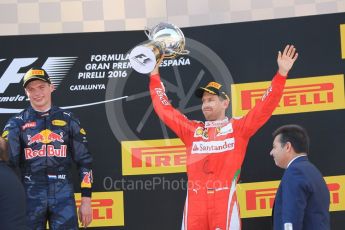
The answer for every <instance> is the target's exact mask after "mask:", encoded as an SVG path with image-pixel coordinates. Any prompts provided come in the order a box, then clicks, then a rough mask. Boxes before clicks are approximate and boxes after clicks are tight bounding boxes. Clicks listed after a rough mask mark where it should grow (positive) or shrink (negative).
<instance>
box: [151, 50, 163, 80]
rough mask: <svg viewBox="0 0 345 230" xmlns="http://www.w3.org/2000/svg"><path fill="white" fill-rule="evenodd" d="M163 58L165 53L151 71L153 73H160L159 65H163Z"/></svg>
mask: <svg viewBox="0 0 345 230" xmlns="http://www.w3.org/2000/svg"><path fill="white" fill-rule="evenodd" d="M163 59H164V55H162V57H161V58H160V59H159V60H158V61H157V64H156V66H155V68H154V69H153V70H152V72H151V75H156V74H159V66H160V65H161V63H162V61H163Z"/></svg>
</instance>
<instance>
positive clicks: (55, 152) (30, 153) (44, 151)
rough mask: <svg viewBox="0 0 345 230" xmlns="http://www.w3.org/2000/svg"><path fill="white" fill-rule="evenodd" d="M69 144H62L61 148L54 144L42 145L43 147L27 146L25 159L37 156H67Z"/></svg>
mask: <svg viewBox="0 0 345 230" xmlns="http://www.w3.org/2000/svg"><path fill="white" fill-rule="evenodd" d="M66 153H67V145H61V148H60V149H58V148H55V147H54V145H42V147H41V149H35V150H33V149H32V148H25V149H24V154H25V159H26V160H30V159H32V158H36V157H46V156H47V157H66Z"/></svg>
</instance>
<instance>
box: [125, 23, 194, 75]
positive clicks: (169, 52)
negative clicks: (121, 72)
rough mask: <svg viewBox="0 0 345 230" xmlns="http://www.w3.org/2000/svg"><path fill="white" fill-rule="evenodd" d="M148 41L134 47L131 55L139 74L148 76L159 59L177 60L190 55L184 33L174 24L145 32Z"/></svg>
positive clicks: (132, 62)
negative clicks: (186, 47) (186, 48)
mask: <svg viewBox="0 0 345 230" xmlns="http://www.w3.org/2000/svg"><path fill="white" fill-rule="evenodd" d="M145 34H146V36H147V37H148V39H149V40H148V41H145V42H144V43H142V44H140V45H138V46H136V47H134V49H132V51H131V52H130V54H129V60H130V63H131V65H132V68H133V69H134V70H136V71H137V72H139V73H143V74H147V73H150V72H152V70H153V69H154V68H155V66H156V65H157V62H158V61H159V59H160V58H161V57H162V55H164V58H169V59H172V58H175V57H176V56H177V55H186V54H189V51H188V50H185V49H184V47H185V38H184V35H183V33H182V31H181V30H180V29H179V28H178V27H176V26H175V25H173V24H170V23H166V22H161V23H159V24H158V25H156V26H155V27H153V28H152V29H148V30H146V31H145Z"/></svg>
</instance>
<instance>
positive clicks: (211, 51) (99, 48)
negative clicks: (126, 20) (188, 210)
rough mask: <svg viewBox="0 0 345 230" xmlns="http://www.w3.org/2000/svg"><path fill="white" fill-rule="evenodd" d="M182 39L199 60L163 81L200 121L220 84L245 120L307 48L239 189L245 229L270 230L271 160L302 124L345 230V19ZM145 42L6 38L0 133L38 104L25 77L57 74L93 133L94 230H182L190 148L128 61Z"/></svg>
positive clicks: (196, 31) (0, 61) (182, 59)
mask: <svg viewBox="0 0 345 230" xmlns="http://www.w3.org/2000/svg"><path fill="white" fill-rule="evenodd" d="M143 29H144V28H143ZM182 30H183V32H184V34H185V37H186V49H188V50H190V54H189V55H187V56H179V57H177V58H176V59H173V60H164V61H163V63H162V65H161V75H162V79H163V81H164V84H165V88H166V91H167V95H168V97H169V100H170V101H171V103H172V104H173V106H174V107H176V108H177V109H178V110H180V111H181V112H183V113H184V114H185V115H186V116H187V117H188V118H189V119H193V120H203V116H202V113H201V112H200V108H201V102H200V99H197V98H195V97H194V96H193V92H194V90H195V89H196V87H198V86H199V85H205V84H206V83H207V82H209V81H219V82H222V83H223V84H224V85H225V86H226V88H227V90H228V91H229V93H230V94H231V97H232V100H231V107H230V108H229V111H228V115H229V116H234V117H238V116H243V115H245V114H246V113H247V112H248V111H249V110H250V109H251V108H253V106H254V105H255V103H256V102H257V100H259V99H260V98H261V96H262V94H263V93H264V92H265V89H266V88H267V87H268V86H269V84H270V81H271V79H272V77H273V75H274V74H275V73H276V71H277V63H276V59H277V53H278V51H279V50H281V49H282V48H283V47H284V46H285V45H286V44H294V45H295V46H296V47H297V49H298V53H299V58H298V60H297V62H296V63H295V65H294V67H293V69H292V71H291V72H290V74H289V78H288V80H287V83H286V86H285V89H284V92H283V97H282V99H281V101H280V103H279V106H278V108H277V109H276V110H275V112H274V115H273V116H272V117H271V118H270V120H269V121H268V122H267V123H266V124H265V125H264V126H263V127H262V128H261V129H260V130H259V131H258V132H257V133H256V134H255V135H254V136H253V138H252V139H251V141H250V142H249V145H248V149H247V155H246V158H245V161H244V164H243V166H242V172H241V176H240V183H239V185H238V199H239V202H240V208H241V215H242V222H243V223H242V225H243V229H245V230H247V229H248V230H251V229H252V230H258V229H270V228H271V217H270V215H271V210H272V204H273V201H274V197H275V193H276V190H277V186H278V184H279V180H280V179H281V177H282V174H283V170H282V169H280V168H278V167H276V166H275V164H274V161H273V159H272V158H271V157H270V155H269V152H270V150H271V147H272V141H273V140H272V135H271V133H272V132H273V131H274V130H275V129H276V128H277V127H278V126H281V125H284V124H291V123H295V124H300V125H302V126H304V127H306V129H307V130H308V131H309V134H310V138H311V149H310V157H309V158H310V160H311V161H312V162H313V163H314V164H315V165H316V166H317V167H318V168H319V169H320V171H321V172H322V173H323V175H324V177H325V180H326V182H327V185H328V188H329V190H330V195H331V207H330V211H331V221H332V228H331V229H332V230H333V229H334V230H342V229H344V226H345V179H344V178H345V97H344V74H345V13H339V14H330V15H320V16H310V17H299V18H288V19H279V20H267V21H258V22H250V23H232V24H223V25H214V26H200V27H195V28H182ZM145 40H146V36H145V33H144V32H143V31H132V32H104V33H80V34H54V35H28V36H3V37H0V126H1V127H4V126H5V123H6V121H7V120H8V119H9V118H10V117H11V116H13V115H14V114H16V113H18V112H19V111H21V110H22V109H24V108H25V107H27V106H28V104H29V102H28V100H27V96H26V95H25V92H24V90H23V88H22V83H23V75H24V73H25V72H26V71H27V70H28V69H30V68H31V67H33V66H38V67H43V68H44V69H46V71H47V72H48V73H49V75H50V76H51V79H52V82H53V84H54V85H55V87H56V90H55V91H54V92H53V103H54V104H55V105H57V106H59V107H63V108H66V109H68V110H70V111H71V112H73V113H74V114H75V115H76V116H77V117H78V118H79V119H80V121H81V124H82V126H83V128H84V131H85V132H86V134H87V136H88V142H89V143H88V145H89V149H90V151H91V152H92V154H93V157H94V162H93V172H94V186H93V198H92V209H93V219H94V221H93V222H92V226H91V227H92V228H93V227H95V228H97V229H131V230H137V229H150V230H154V229H157V230H158V229H159V230H160V229H164V230H176V229H180V224H181V220H182V213H183V206H184V200H185V196H186V187H187V176H186V174H185V172H186V147H185V146H184V145H183V143H182V142H181V141H180V140H179V139H178V138H177V137H176V135H175V134H174V133H172V132H171V130H170V129H169V128H167V127H166V126H165V125H164V124H163V123H162V122H161V121H160V120H159V119H158V117H157V115H156V114H155V112H154V111H153V108H152V103H151V99H150V95H149V92H148V83H149V78H148V76H146V75H142V74H139V73H137V72H135V71H133V70H132V68H131V65H130V63H129V60H128V52H129V51H130V50H131V49H132V48H133V47H135V46H136V45H137V44H139V43H141V42H143V41H145ZM27 125H28V126H29V125H30V124H27ZM44 132H45V133H44V135H51V136H54V138H55V139H56V140H59V138H60V135H59V134H55V133H53V132H52V131H51V130H45V131H44ZM41 134H42V133H41ZM35 141H41V140H40V138H39V137H38V136H37V137H36V139H35ZM67 154H68V153H67ZM72 170H73V171H75V168H73V169H72ZM74 175H75V177H74V178H73V180H74V181H75V192H76V202H77V206H78V205H80V195H78V193H79V192H80V190H79V188H78V180H77V174H76V173H74Z"/></svg>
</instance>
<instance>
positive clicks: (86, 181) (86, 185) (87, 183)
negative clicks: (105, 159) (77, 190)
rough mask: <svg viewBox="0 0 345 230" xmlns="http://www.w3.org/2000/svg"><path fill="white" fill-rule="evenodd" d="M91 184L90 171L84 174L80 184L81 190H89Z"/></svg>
mask: <svg viewBox="0 0 345 230" xmlns="http://www.w3.org/2000/svg"><path fill="white" fill-rule="evenodd" d="M92 182H93V177H92V171H90V172H84V177H83V181H82V182H81V187H82V188H91V184H92Z"/></svg>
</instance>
